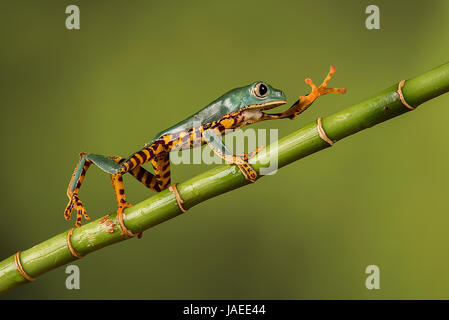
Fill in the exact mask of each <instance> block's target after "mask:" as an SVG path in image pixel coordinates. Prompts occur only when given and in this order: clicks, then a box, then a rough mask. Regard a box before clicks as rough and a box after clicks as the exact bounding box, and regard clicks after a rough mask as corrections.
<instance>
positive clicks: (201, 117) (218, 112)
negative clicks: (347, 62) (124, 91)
mask: <svg viewBox="0 0 449 320" xmlns="http://www.w3.org/2000/svg"><path fill="white" fill-rule="evenodd" d="M335 71H336V68H335V66H331V68H330V71H329V73H328V75H327V76H326V78H325V80H324V81H323V83H322V84H321V85H320V86H319V87H316V86H315V85H314V83H313V82H312V80H311V79H309V78H308V79H306V80H305V82H306V83H307V84H308V85H310V87H311V89H312V90H311V92H310V93H309V94H308V95H306V96H300V97H299V99H298V100H297V101H296V102H295V103H294V104H293V105H292V106H291V107H290V108H289V109H287V110H286V111H284V112H282V113H271V114H270V113H265V112H263V111H265V110H269V109H273V108H275V107H278V106H281V105H283V104H285V103H286V102H287V101H286V96H285V94H284V92H282V91H281V90H278V89H275V88H274V87H272V86H270V85H269V84H267V83H265V82H262V81H256V82H254V83H251V84H250V85H247V86H244V87H240V88H236V89H233V90H230V91H228V92H227V93H225V94H224V95H222V96H221V97H219V98H218V99H216V100H214V101H213V102H211V103H210V104H208V105H207V106H206V107H204V108H203V109H201V110H200V111H198V112H197V113H195V114H193V115H192V116H190V117H188V118H187V119H185V120H183V121H181V122H179V123H177V124H175V125H174V126H172V127H170V128H168V129H165V130H163V131H161V132H159V133H158V134H156V135H155V136H154V138H153V139H152V140H151V141H149V142H148V143H146V144H145V145H144V147H143V148H142V149H141V150H139V151H137V152H135V153H134V154H132V155H130V156H129V157H127V158H122V157H115V156H112V157H111V156H104V155H99V154H92V153H81V154H80V160H79V162H78V164H77V166H76V167H75V171H74V173H73V175H72V178H71V180H70V183H69V186H68V188H67V196H68V198H69V203H68V205H67V207H66V209H65V212H64V216H65V218H66V219H67V220H69V219H70V216H71V213H72V210H75V211H76V212H77V217H76V226H77V227H80V226H81V220H82V217H83V216H84V218H85V219H86V220H89V219H90V218H89V216H88V215H87V213H86V210H85V208H84V206H83V204H82V202H81V200H80V199H79V196H78V192H79V190H80V187H81V184H82V182H83V180H84V177H85V175H86V171H87V169H88V168H89V166H90V165H91V164H95V165H96V166H97V167H99V168H100V169H101V170H103V171H104V172H106V173H108V174H109V175H110V177H111V180H112V185H113V188H114V192H115V197H116V199H117V206H118V209H117V214H123V211H124V209H125V208H127V207H130V206H131V204H130V203H128V202H127V201H126V197H125V190H124V185H123V178H122V176H123V175H124V174H125V173H130V174H131V175H132V176H133V177H134V178H136V179H137V180H138V181H140V182H141V183H142V184H144V185H145V186H146V187H148V188H149V189H151V190H153V191H155V192H160V191H162V190H165V189H167V188H169V187H170V183H171V174H170V159H169V155H170V152H171V151H177V150H181V149H186V148H195V147H200V146H202V145H204V144H208V145H209V146H210V147H211V149H212V150H213V151H214V152H215V153H216V154H217V155H218V156H219V157H221V158H223V159H224V160H225V161H226V162H227V163H228V164H231V165H236V166H237V167H238V168H239V169H240V171H241V173H242V174H243V176H244V177H245V179H247V180H249V181H251V182H254V181H256V179H257V172H256V171H255V170H254V169H253V168H252V167H251V166H250V164H249V163H248V159H249V158H250V157H251V156H253V155H254V154H256V153H257V152H258V151H259V150H260V149H261V148H260V147H259V148H258V149H257V150H255V151H254V152H252V153H250V154H246V153H245V154H242V155H234V154H233V153H232V152H231V151H230V150H229V149H228V148H227V147H226V146H225V145H224V143H223V141H222V140H221V138H220V137H221V135H222V134H226V133H227V132H229V129H231V130H232V129H238V128H241V127H243V126H246V125H249V124H253V123H256V122H260V121H264V120H274V119H283V118H289V119H295V118H296V117H297V116H298V115H299V114H301V113H302V112H304V111H305V110H306V109H307V108H308V107H310V105H311V104H312V103H313V102H314V101H315V99H316V98H318V97H319V96H322V95H325V94H328V93H345V91H346V89H345V88H327V85H328V83H329V81H330V80H331V77H332V75H333V74H334V73H335ZM147 162H151V164H152V165H153V168H154V173H150V172H149V171H147V170H146V169H144V168H143V167H142V165H143V164H145V163H147ZM169 189H170V191H171V192H173V193H174V194H175V196H176V199H177V200H178V205H179V206H180V208H181V209H183V208H182V206H181V203H180V201H179V199H180V196H179V193H178V192H177V189H176V188H169Z"/></svg>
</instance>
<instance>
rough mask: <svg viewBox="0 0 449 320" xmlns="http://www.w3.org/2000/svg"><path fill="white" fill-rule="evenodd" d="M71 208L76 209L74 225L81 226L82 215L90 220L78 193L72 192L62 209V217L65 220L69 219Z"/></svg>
mask: <svg viewBox="0 0 449 320" xmlns="http://www.w3.org/2000/svg"><path fill="white" fill-rule="evenodd" d="M72 210H76V224H75V225H76V226H77V227H78V228H79V227H81V219H82V217H83V216H84V219H86V220H90V217H89V216H88V215H87V213H86V209H85V208H84V206H83V203H82V202H81V200H80V198H79V197H78V194H76V193H73V194H72V196H71V197H70V200H69V203H68V204H67V207H66V208H65V210H64V218H65V219H66V220H70V217H71V215H72Z"/></svg>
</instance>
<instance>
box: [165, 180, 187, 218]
mask: <svg viewBox="0 0 449 320" xmlns="http://www.w3.org/2000/svg"><path fill="white" fill-rule="evenodd" d="M168 190H170V192H171V193H173V194H174V195H175V198H176V202H177V204H178V207H179V209H181V211H182V212H187V210H186V209H184V207H183V206H182V205H183V204H184V202H185V201H184V200H183V199H182V198H181V195H180V194H179V191H178V188H177V187H176V183H173V184H172V185H171V186H170V187H168Z"/></svg>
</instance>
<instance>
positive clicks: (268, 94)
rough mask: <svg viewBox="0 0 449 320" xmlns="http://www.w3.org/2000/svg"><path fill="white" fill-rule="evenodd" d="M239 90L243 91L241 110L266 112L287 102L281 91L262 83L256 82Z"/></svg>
mask: <svg viewBox="0 0 449 320" xmlns="http://www.w3.org/2000/svg"><path fill="white" fill-rule="evenodd" d="M241 89H242V90H243V92H242V104H243V105H242V106H241V108H242V109H257V110H268V109H272V108H275V107H277V106H280V105H283V104H285V103H286V102H287V101H286V100H287V98H286V97H285V94H284V93H283V92H282V91H281V90H278V89H275V88H273V87H272V86H270V85H269V84H267V83H265V82H262V81H256V82H254V83H252V84H250V85H248V86H246V87H243V88H241Z"/></svg>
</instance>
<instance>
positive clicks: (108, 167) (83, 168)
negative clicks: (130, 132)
mask: <svg viewBox="0 0 449 320" xmlns="http://www.w3.org/2000/svg"><path fill="white" fill-rule="evenodd" d="M92 163H93V164H95V165H96V166H97V167H99V168H100V169H102V170H103V171H105V172H108V173H110V174H114V173H117V172H118V171H119V170H120V166H119V165H118V164H117V163H116V162H115V161H114V160H113V159H112V158H110V157H106V156H103V155H97V154H87V153H81V154H80V160H79V162H78V164H77V165H76V167H75V171H74V172H73V175H72V178H71V179H70V183H69V186H68V187H67V197H68V198H69V203H68V204H67V207H66V208H65V211H64V217H65V219H66V220H70V217H71V213H72V210H76V212H77V215H76V226H77V227H80V226H81V219H82V217H83V216H84V218H85V219H86V220H90V218H89V216H88V215H87V214H86V209H85V208H84V205H83V204H82V202H81V200H80V199H79V196H78V192H79V189H80V188H81V184H82V182H83V180H84V177H85V175H86V172H87V169H88V168H89V167H90V165H91V164H92Z"/></svg>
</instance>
